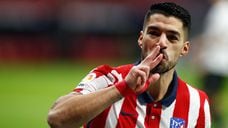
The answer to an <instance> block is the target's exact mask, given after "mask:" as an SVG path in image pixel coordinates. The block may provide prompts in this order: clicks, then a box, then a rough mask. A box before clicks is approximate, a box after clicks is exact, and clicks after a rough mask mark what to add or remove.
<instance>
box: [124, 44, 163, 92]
mask: <svg viewBox="0 0 228 128" xmlns="http://www.w3.org/2000/svg"><path fill="white" fill-rule="evenodd" d="M162 58H163V54H162V53H160V46H156V47H154V48H153V49H152V51H151V53H150V54H149V55H148V56H147V57H145V59H144V60H142V61H141V63H140V64H139V65H137V66H134V67H133V68H132V69H131V70H130V71H129V73H128V74H127V76H126V77H125V82H126V84H127V85H128V87H130V88H131V89H132V90H133V91H134V92H135V93H136V94H140V93H142V92H144V91H145V90H146V89H147V88H148V86H149V85H150V84H151V83H154V82H156V81H157V80H158V79H159V77H160V75H159V74H158V73H155V74H151V73H150V71H151V70H152V69H153V68H155V67H156V66H157V65H158V64H159V63H160V62H161V60H162Z"/></svg>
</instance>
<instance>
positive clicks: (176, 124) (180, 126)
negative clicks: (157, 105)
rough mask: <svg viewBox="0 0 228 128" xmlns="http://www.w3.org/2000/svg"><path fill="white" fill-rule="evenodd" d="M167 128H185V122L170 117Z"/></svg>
mask: <svg viewBox="0 0 228 128" xmlns="http://www.w3.org/2000/svg"><path fill="white" fill-rule="evenodd" d="M169 128H185V121H184V120H183V119H181V118H176V117H172V118H171V119H170V126H169Z"/></svg>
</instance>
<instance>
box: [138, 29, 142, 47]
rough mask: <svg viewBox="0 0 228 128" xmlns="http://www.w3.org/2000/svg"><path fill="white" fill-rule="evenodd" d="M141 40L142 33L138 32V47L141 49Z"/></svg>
mask: <svg viewBox="0 0 228 128" xmlns="http://www.w3.org/2000/svg"><path fill="white" fill-rule="evenodd" d="M142 40H143V31H140V33H139V38H138V45H139V47H140V48H142Z"/></svg>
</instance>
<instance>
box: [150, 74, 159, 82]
mask: <svg viewBox="0 0 228 128" xmlns="http://www.w3.org/2000/svg"><path fill="white" fill-rule="evenodd" d="M159 78H160V74H158V73H155V74H152V75H150V76H149V78H148V82H149V84H153V83H155V82H156V81H157V80H158V79H159Z"/></svg>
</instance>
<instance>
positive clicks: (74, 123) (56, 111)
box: [48, 86, 122, 128]
mask: <svg viewBox="0 0 228 128" xmlns="http://www.w3.org/2000/svg"><path fill="white" fill-rule="evenodd" d="M121 97H122V96H121V94H120V93H119V91H118V90H117V89H116V88H115V86H111V87H108V88H105V89H102V90H100V91H97V92H94V93H90V94H87V95H81V94H79V93H71V94H69V95H66V96H64V97H61V98H60V99H59V100H58V101H57V102H56V104H55V105H54V106H53V107H52V109H51V110H50V112H49V115H48V123H49V125H50V126H51V127H53V128H61V127H64V128H75V127H80V126H81V125H82V124H83V123H85V122H87V121H89V120H91V119H92V118H94V117H95V116H96V115H98V114H99V113H101V112H102V111H103V110H104V109H106V108H107V107H108V106H110V105H111V104H113V103H114V102H116V101H118V100H119V99H121Z"/></svg>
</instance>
